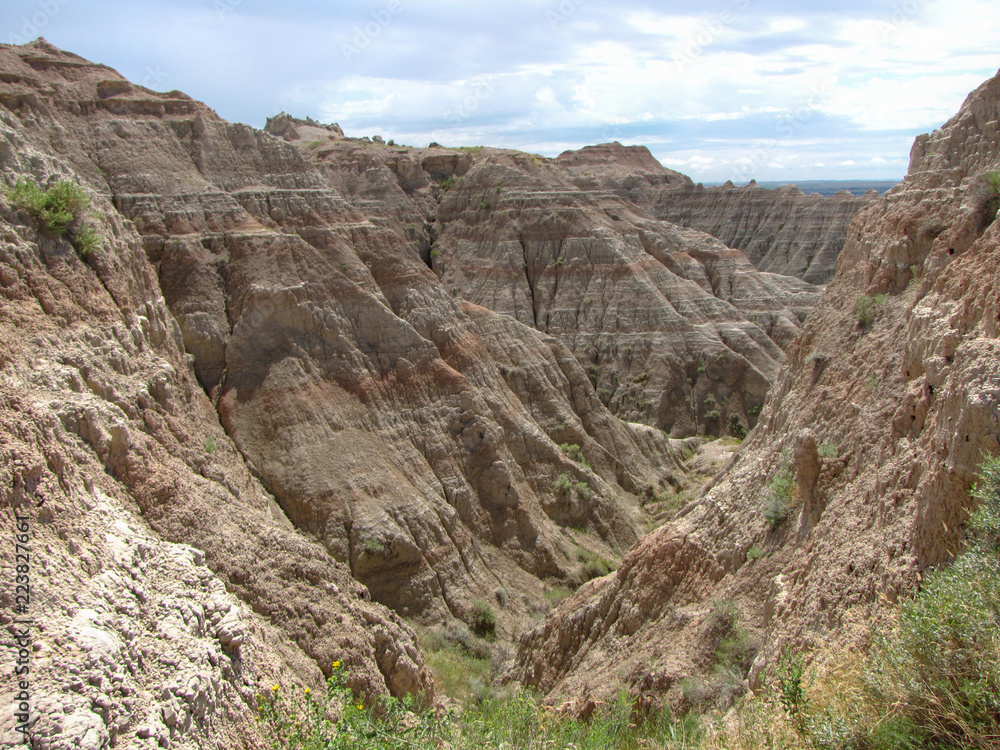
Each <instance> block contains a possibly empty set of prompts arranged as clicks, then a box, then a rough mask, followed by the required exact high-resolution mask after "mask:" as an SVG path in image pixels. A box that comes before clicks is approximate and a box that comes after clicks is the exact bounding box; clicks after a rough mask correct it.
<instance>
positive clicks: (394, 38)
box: [0, 0, 1000, 180]
mask: <svg viewBox="0 0 1000 750" xmlns="http://www.w3.org/2000/svg"><path fill="white" fill-rule="evenodd" d="M570 4H571V5H572V7H573V10H572V12H570V13H566V14H564V17H562V19H561V22H560V23H559V24H558V25H557V26H556V27H555V28H552V27H551V26H550V25H549V23H548V21H547V20H546V14H547V13H548V12H552V11H554V10H556V9H558V8H559V7H560V2H559V0H511V1H510V2H509V3H505V4H502V5H501V4H486V3H478V4H460V3H458V2H447V3H430V2H422V1H421V0H408V2H405V3H403V5H402V10H401V11H400V12H399V13H395V14H392V17H391V18H390V19H388V20H387V21H386V22H385V23H384V24H383V25H381V26H380V27H379V30H378V33H377V34H374V35H371V38H370V40H369V42H368V43H367V44H366V45H365V47H364V50H363V52H362V53H361V54H360V55H358V56H355V57H352V58H351V59H350V60H345V59H344V56H343V55H342V54H341V52H340V49H339V46H338V45H339V44H340V42H341V41H343V40H344V39H350V38H351V35H352V34H353V33H354V30H355V29H361V30H364V29H365V27H366V25H368V24H370V23H372V22H373V18H374V16H373V13H377V11H378V9H379V7H381V6H380V5H379V3H374V4H372V3H362V2H360V0H343V1H342V2H339V3H337V4H335V5H334V4H322V3H313V2H304V1H303V0H289V2H288V3H287V4H286V5H284V6H282V7H281V8H277V6H271V5H267V4H254V3H252V2H244V3H241V4H239V5H237V6H235V7H234V10H233V11H232V12H231V13H229V14H227V15H226V17H225V18H224V19H219V18H218V17H217V14H216V13H215V12H214V11H213V9H212V5H211V0H184V1H179V2H177V3H171V4H169V6H167V5H166V4H157V3H152V2H149V0H128V1H126V0H107V1H106V2H102V3H100V4H88V7H87V9H86V10H84V9H83V8H82V6H81V7H77V4H75V3H69V4H66V5H65V7H63V9H62V10H61V11H60V12H59V13H58V14H56V16H55V17H53V19H52V21H51V23H50V24H49V25H48V26H47V27H46V29H45V30H44V33H45V35H46V37H47V38H49V40H50V41H53V42H54V43H56V44H58V45H60V46H64V47H67V48H69V49H72V50H73V51H75V52H78V53H80V54H84V55H86V56H88V57H91V58H92V59H95V60H97V61H99V62H103V63H106V64H109V65H111V66H112V67H121V68H123V72H125V73H127V74H128V75H130V76H131V77H133V78H135V79H137V80H138V79H141V78H142V71H143V70H144V69H145V68H146V67H147V66H158V67H160V68H162V69H163V70H165V71H167V72H168V73H169V75H168V76H167V78H166V80H165V81H164V83H163V86H165V87H168V88H178V89H181V90H185V91H187V92H188V93H191V94H192V95H194V96H197V97H199V98H203V99H205V100H206V101H207V103H208V104H209V105H210V106H212V107H213V108H215V109H217V111H219V113H220V114H222V115H223V116H225V117H230V118H234V119H242V120H244V121H247V122H250V123H252V124H255V125H258V126H260V125H262V124H263V120H264V118H265V117H266V116H268V115H271V114H274V113H275V112H277V111H278V110H280V109H289V110H290V111H294V112H295V113H296V114H299V115H302V116H305V115H309V116H314V117H319V118H320V119H323V120H325V121H337V122H340V124H341V125H342V126H343V127H344V128H345V129H346V130H347V132H348V133H349V134H350V133H354V134H358V135H365V134H368V135H370V134H373V133H376V132H378V133H382V134H384V135H385V136H386V137H394V138H396V140H397V141H401V142H409V143H417V144H419V143H426V142H428V141H430V140H438V141H440V142H447V143H454V144H459V143H468V144H470V145H475V144H481V143H482V144H487V143H488V144H496V145H505V146H511V147H516V148H522V149H526V150H534V151H539V152H542V153H546V154H550V155H554V154H555V153H558V152H559V151H561V150H564V149H565V148H574V147H580V146H582V145H585V144H586V143H590V142H597V141H599V140H620V141H622V142H629V143H645V144H647V145H649V146H650V148H651V150H652V151H653V152H654V154H656V155H657V156H658V157H659V158H661V160H662V161H663V162H664V164H667V165H668V166H673V167H675V168H678V169H681V171H684V170H691V171H692V172H693V173H695V174H693V176H694V177H696V179H711V180H717V179H725V178H726V177H727V176H728V175H729V173H730V172H733V171H736V170H739V169H747V170H754V171H755V174H756V173H757V172H759V174H757V175H756V176H758V177H759V178H761V179H772V178H773V179H782V178H794V177H796V176H798V175H803V176H810V177H814V176H816V174H817V172H822V171H823V170H826V174H827V175H829V176H854V175H855V174H876V173H877V174H878V176H882V177H889V176H893V175H895V176H901V175H902V173H903V171H905V168H906V164H907V160H908V152H909V145H910V143H911V142H912V138H913V136H915V135H916V134H917V133H919V132H923V131H925V130H928V129H930V128H933V127H936V126H939V125H940V124H941V123H943V122H944V121H945V120H946V119H947V118H948V117H950V116H951V115H952V114H954V113H955V111H957V109H958V107H959V106H960V105H961V103H962V100H963V99H964V97H965V96H966V95H967V93H968V92H969V91H970V90H972V89H973V88H975V87H976V86H978V85H979V83H981V82H982V81H983V80H984V79H985V78H987V77H988V76H990V75H992V74H993V73H994V72H995V71H996V68H997V66H998V64H1000V54H998V53H997V47H996V40H997V39H1000V14H998V13H996V8H995V3H994V2H993V1H992V0H990V1H989V2H988V1H987V0H914V2H913V3H910V4H908V3H907V2H904V1H903V0H899V2H896V0H892V2H890V1H889V0H886V2H884V3H861V2H855V0H840V1H839V2H837V3H833V2H832V0H817V1H816V2H813V3H810V4H808V5H806V4H803V5H802V6H801V7H800V8H799V9H797V10H796V11H795V12H790V11H789V10H788V8H789V7H790V4H789V3H787V2H784V1H783V2H778V1H777V0H754V2H752V3H747V2H745V0H720V2H719V3H717V4H716V5H713V6H711V7H712V10H709V11H706V12H692V11H691V6H690V5H686V6H681V5H680V4H679V3H672V2H667V3H660V4H656V5H655V6H654V5H653V4H650V3H635V2H632V0H621V2H616V3H611V2H610V0H586V2H584V1H583V0H571V1H570ZM4 5H5V16H7V17H9V18H12V19H14V20H15V21H16V20H17V19H20V18H21V17H22V16H23V15H30V13H31V12H33V11H34V10H37V0H4ZM908 7H912V8H913V9H914V12H913V13H907V12H905V9H906V8H908ZM137 8H138V9H141V11H142V12H137ZM900 9H903V10H902V11H900ZM560 12H561V11H560ZM8 14H9V15H8ZM109 28H110V29H114V30H115V33H113V34H108V33H106V30H107V29H109ZM372 28H374V27H372ZM0 41H7V40H6V39H0ZM236 70H238V71H240V75H239V76H234V75H233V71H236ZM866 170H867V171H866Z"/></svg>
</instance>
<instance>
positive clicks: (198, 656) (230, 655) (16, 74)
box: [0, 43, 430, 748]
mask: <svg viewBox="0 0 1000 750" xmlns="http://www.w3.org/2000/svg"><path fill="white" fill-rule="evenodd" d="M0 69H2V70H3V72H4V75H3V79H2V81H3V82H2V83H0V103H2V104H3V107H2V108H0V162H2V167H3V171H4V173H5V176H8V177H11V178H12V177H13V176H15V175H17V176H24V175H27V176H31V177H33V178H35V179H38V180H40V181H41V182H42V183H43V184H44V183H45V182H46V181H47V180H48V179H49V178H52V179H56V178H61V179H70V180H72V181H74V182H77V183H80V184H83V185H85V186H87V187H88V188H89V189H90V191H91V196H92V205H91V207H90V209H89V210H88V219H87V220H88V221H89V222H90V223H91V224H92V225H93V226H94V227H95V228H96V230H97V232H98V233H99V236H100V248H99V249H98V250H96V251H95V252H93V253H91V254H90V255H88V256H87V257H86V258H85V260H81V258H80V257H78V255H77V253H76V252H75V251H74V248H73V247H72V246H71V245H70V243H69V242H68V241H67V240H66V239H65V238H61V237H60V238H52V237H50V236H47V235H46V234H44V233H43V232H40V231H39V225H38V222H37V221H36V220H35V218H34V217H32V216H31V215H30V214H29V213H28V212H27V211H24V210H20V209H18V208H16V207H15V206H13V205H12V204H11V202H10V200H9V199H8V198H7V196H6V195H5V196H4V197H3V198H2V199H0V238H2V239H0V342H2V344H0V415H2V417H0V425H2V428H0V429H2V434H3V438H2V441H0V486H2V487H3V490H2V492H0V509H2V512H3V516H4V519H5V520H4V525H5V527H6V528H8V529H13V528H14V516H15V515H16V516H23V517H25V518H27V519H28V520H27V522H26V523H27V524H28V525H29V527H30V532H28V535H29V542H28V546H29V547H30V563H29V564H28V565H29V576H30V586H31V597H30V604H28V606H27V607H26V611H18V610H17V609H15V603H16V602H15V598H14V597H15V591H14V589H13V586H5V587H4V588H3V593H2V597H3V607H2V612H0V621H2V624H3V625H4V632H5V646H13V640H12V639H13V635H14V633H15V631H16V630H17V629H18V628H17V627H15V626H14V625H13V624H12V620H13V618H14V617H15V616H16V615H20V616H21V617H24V616H27V617H29V618H30V619H31V620H32V622H33V624H32V625H31V626H30V628H29V630H30V631H31V632H30V637H31V640H32V642H33V645H32V646H31V664H30V668H31V672H30V685H31V695H32V699H31V700H32V703H31V705H32V716H33V719H34V720H35V721H37V723H36V724H35V725H34V726H33V732H32V733H33V737H34V741H35V742H43V743H48V744H46V745H45V746H47V747H71V746H72V747H77V746H79V747H94V748H97V747H104V746H106V743H108V742H112V741H115V742H124V741H126V740H127V741H129V742H135V743H138V744H139V745H143V744H150V745H151V746H156V745H157V743H158V742H159V743H161V744H163V743H167V742H174V743H178V742H194V743H196V744H203V743H204V744H205V745H206V746H207V745H208V744H211V743H215V742H218V743H219V746H228V747H247V748H251V747H260V746H261V745H262V744H263V743H264V742H265V740H264V738H262V737H260V736H259V735H258V734H257V732H258V730H257V725H256V724H255V723H254V705H255V695H256V694H257V693H258V692H260V691H262V690H265V689H269V688H270V686H271V685H272V684H280V685H282V686H283V689H290V687H291V686H293V685H295V684H299V685H301V684H303V683H304V684H314V685H315V684H317V683H318V681H319V680H320V679H321V678H322V674H321V671H320V670H321V669H325V670H329V668H330V664H331V661H332V660H334V659H340V660H342V661H344V662H345V664H348V665H349V668H350V671H351V674H352V675H353V679H354V686H355V687H357V688H358V689H359V690H360V691H361V692H362V693H366V694H369V695H375V694H378V693H385V692H387V691H392V692H393V693H396V694H400V695H401V694H404V693H407V692H423V691H428V690H430V677H429V674H428V673H427V671H426V670H425V669H424V666H423V660H422V657H421V655H420V654H419V652H418V650H417V647H416V643H415V638H414V636H413V632H412V631H411V630H410V628H409V627H407V626H406V625H404V624H403V622H402V621H401V620H400V619H399V617H398V616H397V615H396V614H394V613H392V612H391V611H389V610H388V609H386V608H385V607H383V606H381V605H378V604H374V603H373V602H371V601H370V599H371V597H370V594H369V592H368V591H367V590H366V589H365V588H364V587H363V586H362V585H361V584H359V583H357V581H356V580H354V579H353V578H352V577H351V573H350V570H349V569H348V567H347V566H345V565H341V564H339V563H337V562H336V561H335V560H334V559H333V558H332V557H331V556H330V554H329V553H328V552H327V550H326V549H325V548H324V547H323V546H322V545H321V544H320V543H318V542H317V541H316V540H315V539H313V538H309V537H307V536H305V535H303V534H301V533H300V532H298V531H296V530H295V528H294V527H293V525H292V524H291V523H290V522H289V521H288V520H287V518H286V516H285V514H284V513H283V512H282V510H281V509H280V508H279V506H278V505H277V504H276V503H275V499H274V496H273V495H272V494H271V493H270V492H269V491H268V490H267V489H266V488H265V487H264V486H263V485H262V484H261V482H260V480H259V479H258V478H257V476H255V474H254V473H253V472H252V471H250V470H249V468H248V464H247V461H246V459H245V457H244V456H243V455H242V454H241V453H240V452H239V450H238V447H237V446H236V445H235V444H234V443H233V442H232V441H231V440H230V439H229V437H228V436H227V435H226V433H225V432H224V431H223V429H222V428H221V426H220V423H219V419H218V416H217V414H216V410H215V408H214V406H213V403H212V402H211V401H210V400H209V398H208V397H207V396H206V394H205V392H204V391H203V390H202V388H201V387H200V385H199V384H198V382H197V381H196V380H195V379H194V377H193V374H191V373H192V370H191V365H190V360H189V359H188V355H186V354H185V351H184V348H183V340H182V331H181V329H180V328H179V327H178V326H177V324H176V322H175V318H174V317H173V316H172V315H171V312H170V310H169V308H168V306H167V304H166V301H165V299H164V297H163V294H162V292H161V288H160V284H159V280H158V278H157V268H156V267H155V266H154V265H153V264H152V263H150V262H149V260H148V259H147V255H146V253H145V251H144V247H143V241H142V239H141V237H140V236H139V234H138V233H137V232H136V229H135V227H134V226H133V224H132V223H131V222H130V221H128V220H127V219H125V217H124V216H123V215H122V214H121V213H120V211H119V210H118V208H117V207H116V205H115V204H114V202H113V198H114V197H115V195H114V193H113V191H112V190H111V184H110V183H111V182H114V181H115V180H116V179H118V178H116V177H115V176H114V175H115V174H116V173H115V171H114V170H115V167H114V166H113V165H115V164H118V165H120V168H121V169H122V173H123V174H124V173H125V172H126V166H127V163H128V162H127V155H128V154H129V152H130V151H131V153H133V154H136V153H141V152H144V151H145V150H146V147H149V146H151V143H150V142H145V143H135V144H134V145H132V146H131V147H128V146H125V147H124V148H119V146H121V144H122V143H127V142H128V141H127V139H128V137H129V136H131V135H134V134H135V131H130V130H129V129H128V128H127V127H126V126H125V125H124V124H123V123H124V122H125V121H130V120H131V118H136V119H140V118H138V117H137V115H136V114H135V113H136V112H139V113H144V114H143V117H144V118H145V120H144V122H145V125H144V127H148V128H150V129H151V130H153V131H159V132H160V134H161V135H163V134H164V133H165V132H166V131H169V130H170V124H169V123H170V121H171V120H170V117H171V116H172V115H167V114H166V113H167V112H168V111H170V112H174V113H179V114H177V115H176V116H177V117H183V116H188V117H190V116H191V114H192V113H194V112H195V111H196V109H199V108H198V107H196V106H195V105H194V103H193V102H191V101H190V100H187V99H186V98H184V97H183V96H181V95H177V94H166V95H156V94H152V93H151V92H148V91H144V90H141V89H137V88H135V87H132V86H130V85H128V84H126V83H124V82H122V81H121V79H120V78H118V77H117V76H116V75H115V74H114V73H112V72H111V71H109V70H107V69H106V68H102V67H100V66H95V65H92V64H90V63H86V62H85V61H83V60H81V59H80V58H77V57H75V56H72V55H69V54H66V53H63V52H60V51H58V50H55V49H54V48H51V47H50V46H48V45H46V44H44V43H36V44H34V45H29V46H27V47H24V48H10V47H0ZM123 112H127V113H131V114H129V115H128V117H126V116H125V115H123V114H122V113H123ZM116 113H117V114H116ZM241 132H242V131H241ZM182 153H183V152H182V151H180V150H178V152H177V153H176V154H175V157H176V158H177V159H178V160H179V161H183V157H182ZM102 161H104V162H105V164H106V165H107V170H108V171H106V172H105V171H103V170H102V166H101V162H102ZM136 166H137V165H136ZM177 171H178V173H179V172H180V170H179V169H178V170H177ZM129 174H130V177H129V179H133V180H135V181H141V180H144V179H145V180H149V179H153V178H152V177H151V176H150V175H148V174H146V175H143V174H141V173H139V171H138V170H136V171H134V172H132V171H129ZM121 179H125V178H121ZM162 179H163V180H165V181H171V182H172V183H173V184H174V185H175V187H174V190H178V191H180V190H181V189H182V185H181V181H180V178H179V177H177V178H176V181H175V178H174V176H173V175H170V176H163V177H162ZM189 187H190V186H189ZM183 202H184V197H183V194H182V197H181V198H179V199H178V203H181V204H183ZM181 220H182V219H179V218H178V221H181ZM22 603H23V602H22ZM7 652H8V653H15V652H16V649H14V650H8V651H7ZM11 710H12V709H11V704H10V702H8V705H6V706H4V707H3V709H2V711H3V712H4V714H3V717H4V718H3V726H4V730H5V731H7V730H8V729H11V728H13V727H14V725H15V722H14V721H13V717H12V716H10V715H9V712H10V711H11ZM208 738H218V739H212V740H209V739H208ZM16 739H19V738H18V737H14V736H12V735H9V736H5V737H4V741H5V742H7V741H10V742H11V744H13V742H14V740H16Z"/></svg>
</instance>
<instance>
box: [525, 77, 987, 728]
mask: <svg viewBox="0 0 1000 750" xmlns="http://www.w3.org/2000/svg"><path fill="white" fill-rule="evenodd" d="M998 120H1000V75H998V77H996V78H994V79H992V80H990V81H988V82H987V83H985V84H984V85H983V86H982V87H980V88H979V89H978V90H977V91H976V92H974V93H973V94H972V95H970V97H969V98H968V100H967V101H966V102H965V104H964V105H963V107H962V110H961V111H960V112H959V114H958V115H957V116H956V117H955V118H953V119H952V120H950V121H949V122H948V123H946V124H945V125H944V126H943V127H942V128H941V129H940V130H938V131H935V132H934V133H932V134H930V135H927V136H921V137H920V138H918V139H917V141H916V143H915V144H914V147H913V151H912V156H911V163H910V170H909V175H908V176H907V178H906V180H905V181H904V182H903V183H902V184H901V185H900V186H898V187H897V188H895V189H893V190H891V191H890V192H889V193H887V194H886V195H885V196H884V198H882V199H881V200H879V201H878V202H873V203H872V205H870V206H869V207H868V208H866V209H864V210H863V211H862V212H861V213H859V214H858V216H857V217H856V218H855V220H854V222H853V223H852V225H851V230H850V233H849V236H848V241H847V244H846V246H845V249H844V251H843V253H842V254H841V257H840V260H839V262H838V273H837V276H836V278H835V280H834V281H833V283H832V284H831V285H830V287H829V288H828V289H827V292H826V294H825V295H824V297H823V300H822V302H821V303H820V304H819V305H818V306H817V308H816V309H815V310H814V311H813V312H812V313H811V314H810V317H809V320H808V321H807V323H806V325H805V328H804V331H803V333H802V334H801V336H800V337H799V338H798V339H796V341H795V342H794V343H793V345H792V346H791V348H790V349H789V356H788V360H787V363H786V366H785V367H784V369H783V370H782V373H781V375H780V376H779V378H778V381H777V383H776V385H775V387H774V389H773V390H772V392H771V393H770V395H769V396H768V401H767V405H766V406H765V410H764V413H763V415H762V417H761V422H760V424H759V425H758V427H757V429H756V430H755V431H754V432H753V433H752V434H751V436H750V437H749V438H748V440H747V441H746V442H745V443H744V445H743V446H742V448H741V450H740V452H739V455H738V457H737V459H736V460H735V463H734V465H733V466H732V467H731V468H730V469H729V470H728V471H727V472H726V473H725V474H724V475H723V476H722V477H721V478H720V479H717V480H716V481H715V483H714V486H713V487H711V489H710V490H708V491H707V492H706V494H704V496H703V497H701V498H700V499H699V500H698V501H697V502H695V503H692V504H691V505H690V506H689V507H688V508H687V509H685V511H683V512H682V514H681V518H680V519H679V520H678V521H676V522H675V523H672V524H668V525H666V526H664V527H662V528H661V529H659V530H658V531H656V532H654V533H653V534H651V535H649V536H648V537H646V538H645V539H643V540H642V542H641V543H640V544H639V545H638V546H637V547H635V548H634V549H633V550H632V551H631V552H629V554H628V555H627V556H626V558H625V560H624V561H623V563H622V565H621V566H620V568H619V569H618V571H617V573H615V574H614V575H612V576H609V577H606V578H602V579H599V580H596V581H593V582H591V583H590V584H588V585H587V586H586V587H584V588H582V589H581V590H580V591H579V592H578V593H577V594H576V595H575V596H574V597H573V598H572V599H570V600H567V601H566V602H564V603H563V605H562V606H561V607H560V608H559V609H558V610H557V611H556V612H555V613H554V614H553V615H552V616H551V617H550V618H549V619H548V621H547V622H546V623H545V624H544V625H543V626H542V627H541V628H539V629H537V630H535V631H533V632H532V633H530V634H528V635H526V636H525V637H524V638H523V639H522V642H521V645H520V652H519V662H518V666H517V668H516V669H515V672H514V676H516V677H517V678H518V679H520V680H521V681H523V682H525V683H526V684H530V685H535V686H538V687H539V688H541V689H543V690H545V691H548V692H550V693H551V694H552V695H553V696H560V697H561V698H574V699H577V700H578V701H580V704H579V708H580V709H581V710H585V709H586V705H587V702H588V701H593V700H597V699H599V698H600V697H601V695H603V694H606V693H607V692H608V690H610V689H612V686H614V685H616V684H623V685H626V686H628V687H629V688H630V689H632V690H634V691H636V692H640V693H643V692H645V693H649V694H655V695H662V694H663V693H668V692H669V693H671V695H673V696H675V697H676V696H678V695H679V693H680V689H679V682H680V680H682V679H683V678H685V677H689V676H698V675H701V676H703V678H704V679H705V680H708V681H710V679H711V678H709V677H707V675H709V674H710V673H711V672H712V671H713V669H714V665H715V661H716V660H715V657H713V656H712V652H713V651H714V650H715V649H716V648H717V647H718V644H719V639H720V617H719V615H718V612H719V611H720V610H723V611H726V610H730V611H735V612H737V613H738V614H739V620H740V623H741V626H742V627H744V628H746V630H747V632H748V633H750V635H751V640H753V641H755V643H756V646H757V647H758V648H759V649H760V651H759V653H758V655H757V657H756V659H755V660H754V661H753V665H752V667H750V668H749V670H748V674H747V679H748V680H749V684H750V686H751V687H754V686H755V685H756V684H757V682H758V680H759V678H760V674H761V671H762V669H763V668H764V666H765V664H767V663H769V662H771V661H772V660H773V659H774V658H775V656H776V654H778V653H779V652H780V650H781V649H782V648H783V647H784V646H785V645H791V646H793V647H794V648H797V649H802V648H808V647H809V646H811V645H816V644H817V643H819V642H821V641H823V640H825V639H828V638H831V637H833V638H847V637H849V633H850V631H851V623H853V622H859V621H862V622H863V621H864V620H865V618H866V617H867V616H871V615H872V614H874V613H875V612H877V611H878V609H879V608H880V607H881V606H882V603H883V602H884V601H885V600H888V601H890V602H891V601H895V600H896V599H897V598H898V597H900V596H902V595H906V594H908V593H910V592H913V591H914V590H915V589H916V587H917V586H918V585H919V581H920V577H921V571H923V570H926V569H927V568H928V567H932V566H934V565H937V564H939V563H942V562H946V561H947V560H949V559H950V558H951V557H952V556H953V555H954V554H955V553H956V551H957V550H958V548H959V545H960V542H961V539H962V535H963V532H962V530H963V524H964V522H965V519H966V518H967V507H968V503H969V495H968V490H969V489H970V486H971V484H972V482H973V478H974V476H975V473H976V470H977V466H978V464H979V463H980V462H981V461H982V459H983V458H984V456H987V455H996V454H997V452H998V451H1000V359H998V357H997V355H998V353H1000V343H998V335H1000V272H998V268H1000V228H998V226H1000V225H998V224H997V222H996V221H995V219H996V215H997V209H998V207H1000V193H998V190H997V188H996V178H995V177H992V178H991V177H990V175H995V174H996V170H997V169H998V167H1000V138H998V133H1000V124H998ZM858 302H860V305H859V306H857V307H856V303H858ZM786 467H787V468H788V469H790V470H791V471H792V472H793V476H794V486H793V487H790V488H789V489H791V491H790V492H786V491H783V490H782V488H781V486H780V483H775V482H774V479H775V478H776V477H777V476H779V475H780V474H781V473H782V471H783V469H785V468H786ZM782 500H787V518H786V520H784V521H783V522H782V521H781V518H780V516H781V513H780V512H778V511H781V510H782V507H781V506H782V502H781V501H782ZM765 506H769V507H770V510H769V514H770V515H771V517H772V519H773V520H774V521H775V526H774V527H772V525H771V524H769V522H768V520H766V518H765V515H764V513H763V512H762V510H763V509H764V508H765ZM751 550H753V553H752V554H751ZM729 619H730V625H731V624H732V622H731V621H732V618H731V617H730V618H729ZM722 635H724V633H722ZM751 656H752V654H751Z"/></svg>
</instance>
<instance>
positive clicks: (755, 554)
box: [747, 544, 764, 560]
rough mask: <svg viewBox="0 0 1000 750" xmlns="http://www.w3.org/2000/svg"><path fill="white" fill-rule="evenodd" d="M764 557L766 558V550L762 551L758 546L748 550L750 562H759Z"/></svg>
mask: <svg viewBox="0 0 1000 750" xmlns="http://www.w3.org/2000/svg"><path fill="white" fill-rule="evenodd" d="M763 556H764V550H762V549H761V548H760V547H758V546H757V545H756V544H755V545H754V546H752V547H751V548H750V549H748V550H747V559H748V560H759V559H760V558H762V557H763Z"/></svg>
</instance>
